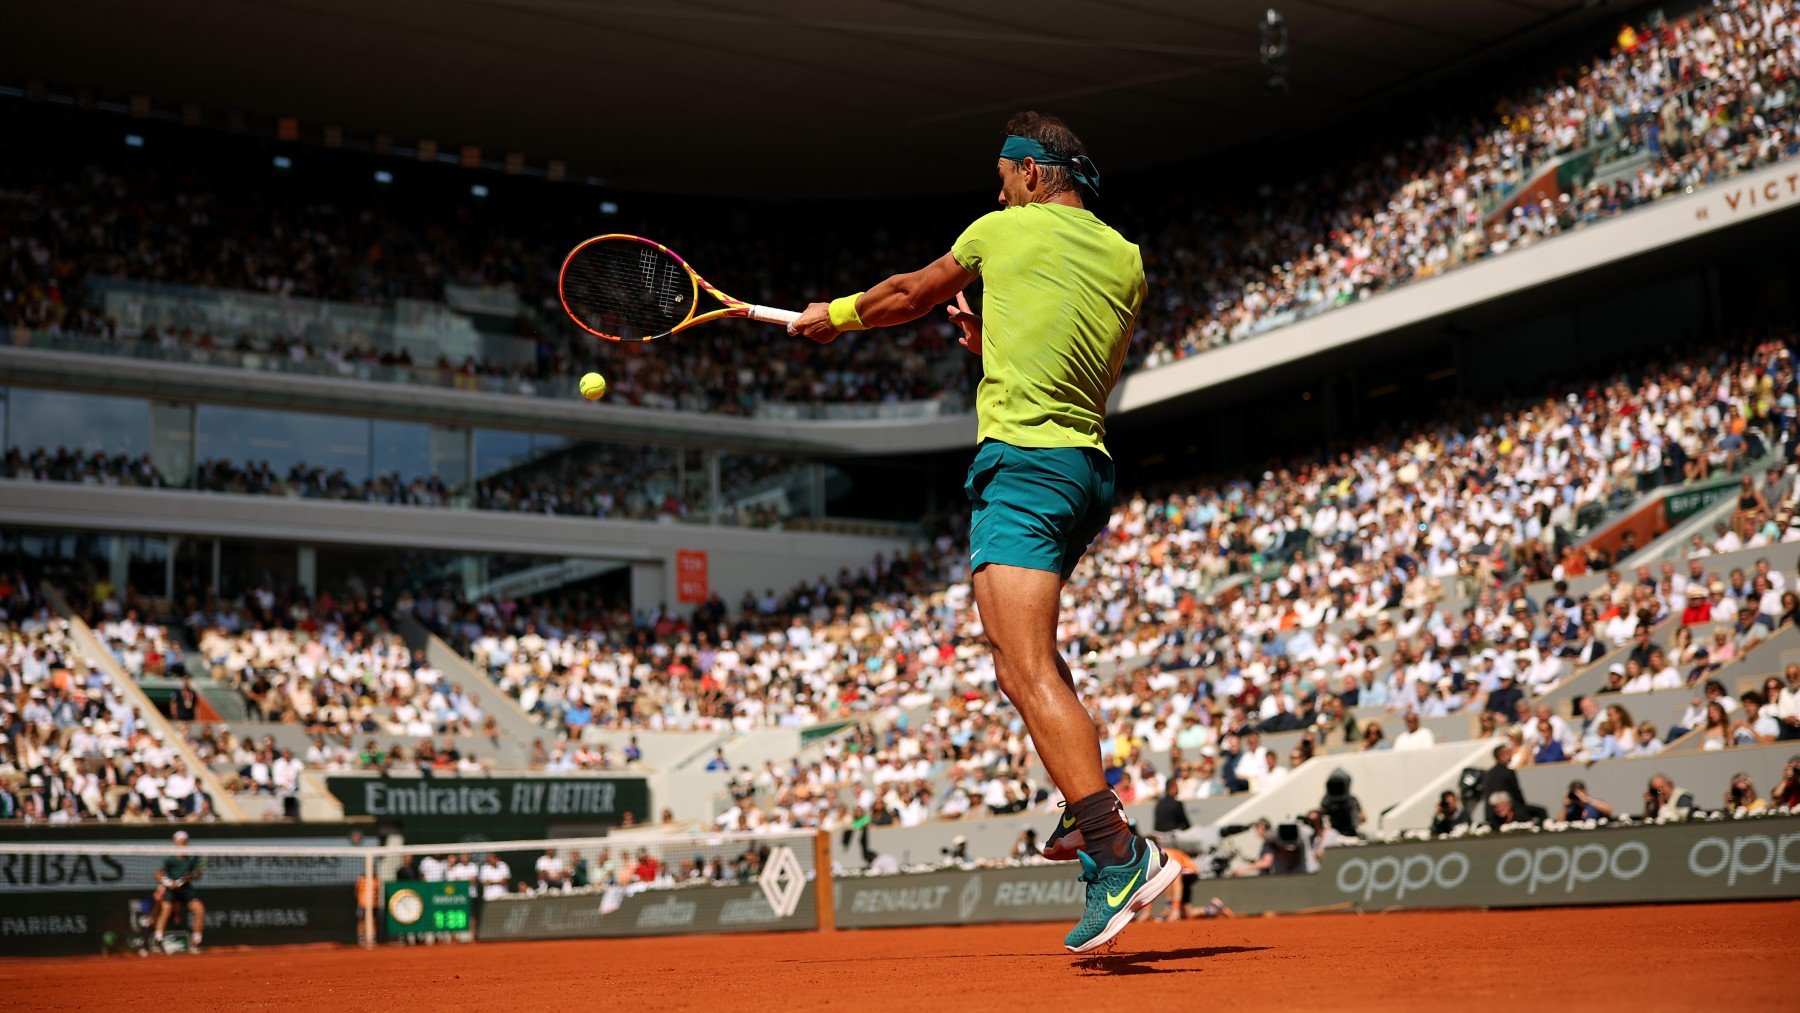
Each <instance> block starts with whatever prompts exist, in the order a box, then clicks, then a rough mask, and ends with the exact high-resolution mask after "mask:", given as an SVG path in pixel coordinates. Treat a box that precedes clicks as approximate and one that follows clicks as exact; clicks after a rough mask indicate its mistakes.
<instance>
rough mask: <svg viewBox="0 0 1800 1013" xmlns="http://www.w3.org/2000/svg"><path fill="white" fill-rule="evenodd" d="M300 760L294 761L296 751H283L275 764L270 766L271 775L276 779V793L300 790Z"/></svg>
mask: <svg viewBox="0 0 1800 1013" xmlns="http://www.w3.org/2000/svg"><path fill="white" fill-rule="evenodd" d="M300 770H301V764H300V761H299V760H296V759H294V751H293V750H291V749H283V750H282V751H281V755H280V756H279V757H276V759H275V762H274V763H273V764H270V773H271V774H272V775H273V776H274V778H275V790H276V791H298V790H299V788H300Z"/></svg>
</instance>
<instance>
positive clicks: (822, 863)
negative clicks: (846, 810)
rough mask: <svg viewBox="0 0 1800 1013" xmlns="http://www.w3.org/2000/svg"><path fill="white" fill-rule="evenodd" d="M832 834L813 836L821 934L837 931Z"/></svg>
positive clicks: (814, 879)
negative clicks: (832, 876)
mask: <svg viewBox="0 0 1800 1013" xmlns="http://www.w3.org/2000/svg"><path fill="white" fill-rule="evenodd" d="M832 889H833V888H832V881H831V834H830V832H829V831H825V830H820V831H819V832H817V833H815V834H813V901H814V903H815V904H816V905H817V908H816V916H817V919H818V922H819V931H820V932H836V931H837V905H836V903H835V898H834V897H833V896H832Z"/></svg>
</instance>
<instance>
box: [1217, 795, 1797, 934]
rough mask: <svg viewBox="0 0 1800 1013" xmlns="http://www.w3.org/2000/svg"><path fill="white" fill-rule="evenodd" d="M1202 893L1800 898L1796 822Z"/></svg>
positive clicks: (1373, 860)
mask: <svg viewBox="0 0 1800 1013" xmlns="http://www.w3.org/2000/svg"><path fill="white" fill-rule="evenodd" d="M1206 886H1207V887H1208V888H1209V890H1210V892H1211V893H1212V894H1216V895H1218V896H1219V897H1221V898H1223V899H1224V900H1225V903H1227V904H1229V905H1231V906H1232V907H1233V908H1236V909H1238V910H1240V911H1248V912H1258V911H1297V910H1305V909H1309V908H1319V907H1341V908H1346V909H1351V910H1359V911H1378V910H1384V909H1388V908H1432V907H1548V906H1554V905H1560V904H1636V903H1645V902H1652V903H1654V902H1658V901H1692V900H1751V899H1757V898H1764V897H1800V819H1792V818H1777V817H1771V818H1768V819H1760V820H1731V821H1720V822H1717V823H1678V824H1668V825H1665V826H1658V827H1617V828H1602V829H1598V830H1578V831H1567V832H1564V833H1557V834H1531V833H1527V834H1502V835H1493V836H1488V837H1476V838H1463V839H1461V840H1455V841H1431V842H1419V843H1414V844H1391V845H1373V846H1370V847H1366V848H1335V849H1332V850H1330V851H1327V852H1326V853H1325V860H1324V863H1323V868H1322V869H1320V871H1319V872H1318V874H1316V875H1312V876H1265V877H1259V878H1256V879H1243V880H1218V881H1215V882H1212V883H1208V884H1206Z"/></svg>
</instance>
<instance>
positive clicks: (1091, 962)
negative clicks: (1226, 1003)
mask: <svg viewBox="0 0 1800 1013" xmlns="http://www.w3.org/2000/svg"><path fill="white" fill-rule="evenodd" d="M1270 949H1274V947H1272V946H1184V947H1181V948H1180V949H1175V950H1139V951H1137V952H1135V953H1101V954H1096V955H1094V956H1091V957H1083V958H1081V959H1080V960H1077V961H1075V962H1074V964H1073V965H1072V966H1073V967H1074V968H1075V970H1077V971H1081V972H1083V973H1084V974H1088V975H1095V974H1193V973H1196V972H1198V971H1200V970H1201V969H1200V968H1198V967H1158V966H1156V965H1158V964H1170V963H1175V962H1176V961H1182V960H1203V959H1205V958H1207V957H1222V956H1225V955H1226V954H1228V953H1255V952H1256V951H1258V950H1270Z"/></svg>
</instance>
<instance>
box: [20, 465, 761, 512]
mask: <svg viewBox="0 0 1800 1013" xmlns="http://www.w3.org/2000/svg"><path fill="white" fill-rule="evenodd" d="M721 462H722V463H721V470H720V498H721V499H722V500H724V502H723V503H722V504H721V508H720V521H721V523H724V524H728V525H733V526H738V527H754V528H779V527H781V526H782V525H783V524H784V523H785V522H786V520H787V518H788V517H789V516H790V515H791V512H792V511H791V509H787V508H782V507H777V506H775V505H774V504H771V503H756V502H750V501H748V500H747V499H745V498H743V494H744V493H745V491H747V490H752V489H755V488H758V487H760V486H764V485H767V484H768V483H769V482H770V481H771V480H779V479H780V478H782V477H783V476H784V475H786V474H788V473H789V472H790V471H791V470H792V469H793V468H794V467H795V466H794V464H793V462H792V461H789V460H785V459H783V458H779V457H773V456H768V455H748V454H727V455H724V456H723V457H722V459H721ZM677 475H678V472H677V469H676V468H675V467H674V466H673V465H672V463H671V462H670V458H669V455H668V454H657V453H655V452H653V451H651V450H648V449H646V448H643V447H629V446H623V445H616V444H580V445H577V446H575V447H573V448H571V449H570V450H568V451H567V452H565V453H563V454H560V455H557V456H556V457H555V458H554V459H551V460H547V461H541V462H535V463H533V464H530V465H526V466H523V467H521V468H517V469H509V470H508V471H505V472H502V473H499V474H495V475H491V476H488V477H486V478H483V479H480V480H478V481H476V482H474V483H472V484H470V485H468V486H461V487H457V488H451V487H449V486H447V485H445V483H444V482H443V481H441V480H440V479H439V478H438V477H437V476H435V475H433V476H428V477H425V476H421V477H414V478H412V479H407V478H405V477H403V476H401V475H400V474H398V473H393V474H388V475H378V476H375V477H373V478H369V479H364V480H362V481H357V480H354V479H352V478H350V477H349V476H348V475H346V474H345V472H344V471H343V470H342V469H338V470H334V471H327V470H326V469H325V468H322V467H319V466H316V465H309V464H306V463H305V462H301V463H298V464H295V465H294V466H292V467H290V468H288V469H287V471H286V472H285V473H283V472H281V471H280V470H278V469H276V468H273V467H271V466H270V465H269V463H268V462H267V461H258V462H244V463H242V464H237V463H233V462H230V461H223V460H203V461H201V462H199V464H198V465H197V466H196V468H195V472H194V479H193V481H192V483H191V484H189V485H188V486H187V487H190V488H193V489H196V490H200V491H203V492H223V493H235V494H240V495H253V496H281V497H286V498H293V499H327V500H339V501H350V502H357V503H386V504H389V505H394V506H423V507H455V506H467V507H473V508H474V509H477V510H501V511H508V512H513V513H533V514H555V515H559V516H578V517H597V518H613V519H621V520H656V519H659V518H687V517H695V518H698V517H701V516H707V515H708V512H707V511H706V510H705V509H704V507H703V506H702V505H701V504H699V503H695V502H693V501H692V500H691V499H690V498H689V497H688V496H687V495H685V494H684V491H683V489H682V488H681V485H680V482H679V480H678V477H677ZM0 478H28V479H32V480H34V481H40V482H77V483H82V484H87V485H104V486H126V487H135V488H145V489H168V488H181V487H183V486H182V484H181V483H178V482H172V481H170V480H169V479H168V478H167V477H166V476H164V475H163V473H162V472H161V471H160V470H159V469H158V468H157V467H156V464H155V462H154V461H152V460H151V459H150V455H148V454H140V455H137V456H135V457H134V456H131V455H129V454H107V453H103V452H92V453H90V452H87V451H84V450H80V449H71V448H68V447H58V448H56V449H54V450H51V449H48V448H42V447H40V448H35V449H32V450H30V451H26V450H24V449H21V448H18V447H13V448H10V449H9V450H8V451H7V452H6V454H5V456H4V457H0ZM784 502H785V501H784Z"/></svg>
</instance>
